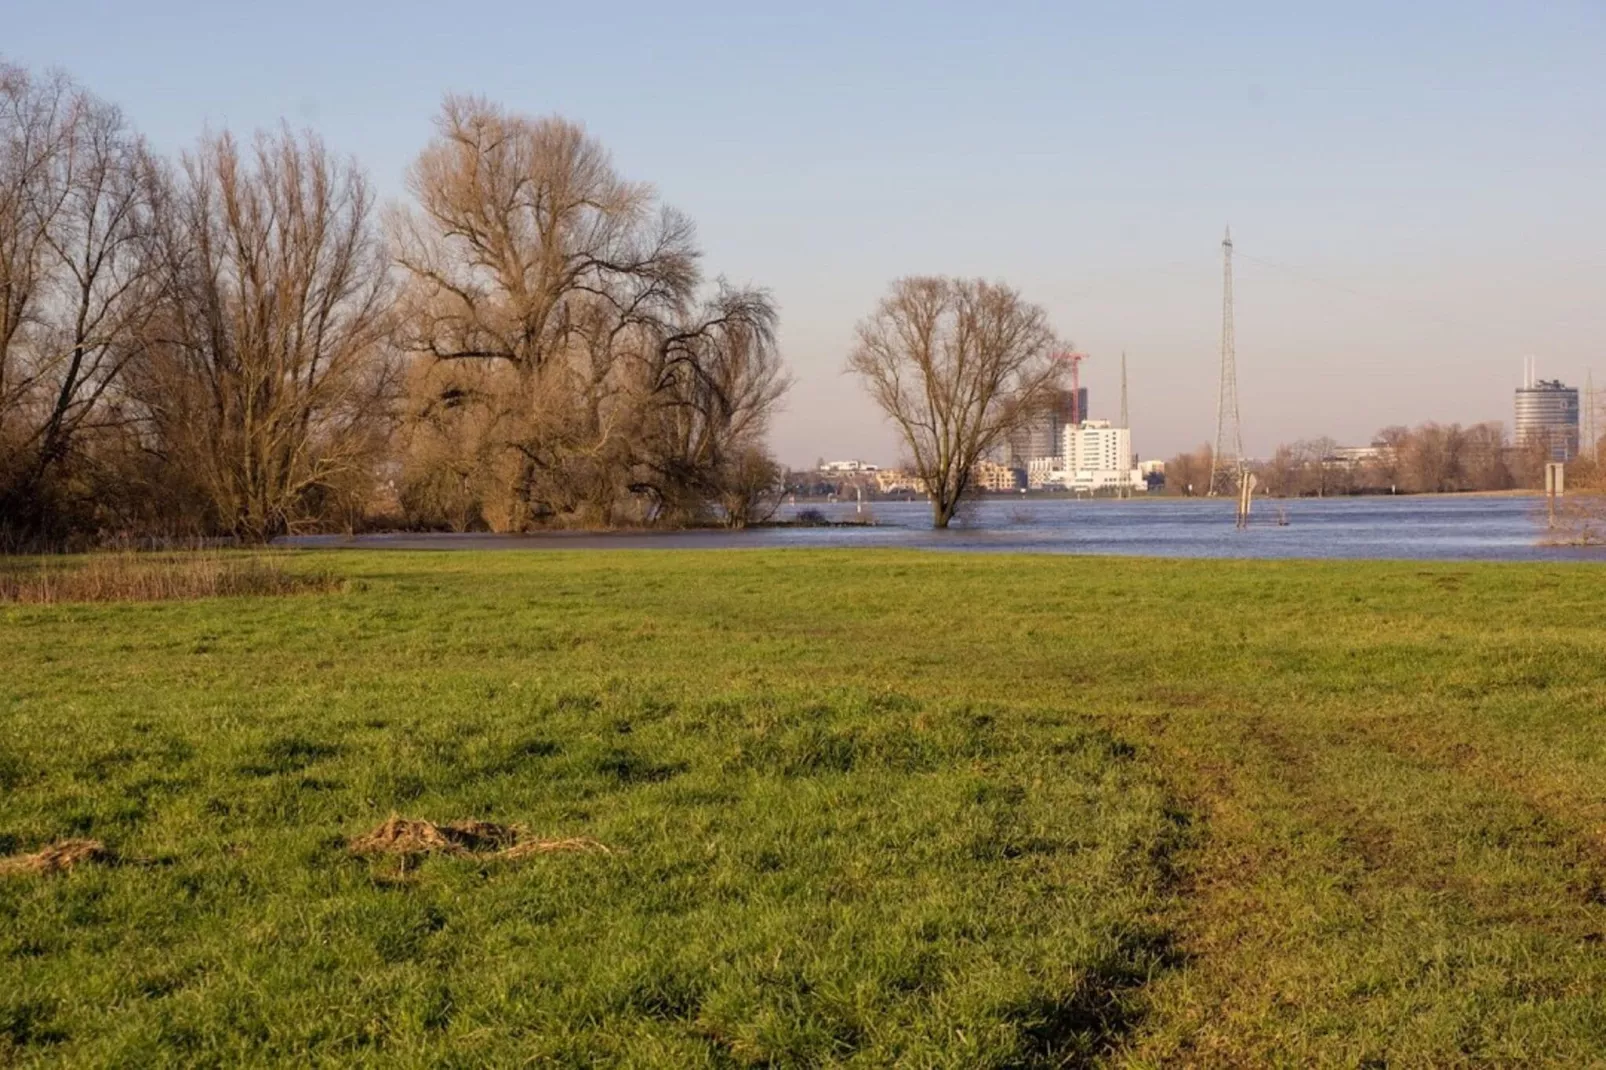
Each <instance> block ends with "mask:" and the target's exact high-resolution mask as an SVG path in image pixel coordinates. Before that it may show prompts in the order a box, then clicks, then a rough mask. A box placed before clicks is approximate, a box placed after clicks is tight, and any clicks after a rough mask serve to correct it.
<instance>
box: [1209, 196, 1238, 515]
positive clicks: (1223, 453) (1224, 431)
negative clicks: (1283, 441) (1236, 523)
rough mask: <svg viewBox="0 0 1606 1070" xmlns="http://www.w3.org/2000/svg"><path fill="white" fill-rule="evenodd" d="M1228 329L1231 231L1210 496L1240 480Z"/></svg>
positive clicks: (1225, 249)
mask: <svg viewBox="0 0 1606 1070" xmlns="http://www.w3.org/2000/svg"><path fill="white" fill-rule="evenodd" d="M1236 346H1237V343H1236V341H1235V340H1234V338H1233V330H1232V228H1231V227H1228V228H1227V236H1226V237H1225V238H1223V239H1222V242H1221V392H1220V394H1219V395H1217V398H1216V448H1215V452H1213V453H1212V454H1211V455H1210V492H1209V493H1210V495H1211V496H1212V497H1213V496H1215V495H1217V494H1220V493H1222V491H1224V490H1233V489H1235V488H1236V487H1237V486H1238V483H1239V481H1240V480H1241V479H1242V478H1243V466H1244V436H1243V429H1242V428H1240V427H1239V426H1238V354H1237V351H1236Z"/></svg>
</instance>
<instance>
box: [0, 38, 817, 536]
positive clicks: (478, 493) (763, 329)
mask: <svg viewBox="0 0 1606 1070" xmlns="http://www.w3.org/2000/svg"><path fill="white" fill-rule="evenodd" d="M407 191H408V195H409V196H408V198H407V199H406V200H405V201H403V202H401V203H397V204H391V205H387V206H381V205H379V204H378V202H377V199H376V197H375V195H374V192H373V188H372V184H371V182H370V180H369V178H368V176H367V175H366V174H365V173H364V172H363V171H362V169H361V168H360V167H359V166H357V164H356V163H354V162H352V161H350V160H347V159H343V158H341V157H339V156H337V155H335V154H334V153H332V152H331V151H330V150H329V149H328V148H327V147H326V146H325V145H324V143H323V142H322V141H321V140H320V139H319V138H318V137H316V136H315V135H313V134H310V133H297V132H293V131H291V130H290V129H288V128H287V127H286V128H281V129H278V130H274V131H267V132H261V133H258V134H257V135H256V136H255V137H254V138H252V139H251V140H250V141H248V142H242V141H240V140H238V139H236V138H235V137H234V136H233V135H231V134H229V133H221V134H207V135H205V136H203V137H201V138H200V139H198V140H197V142H196V143H195V144H194V146H193V147H192V148H190V149H189V150H188V151H186V152H184V153H183V154H182V155H181V156H180V157H179V158H178V159H176V160H172V159H164V158H162V157H161V156H159V155H158V154H156V153H154V152H153V151H152V150H151V149H150V147H149V146H148V145H147V144H146V142H145V141H144V140H143V139H142V138H141V137H140V136H139V135H138V134H137V133H136V132H135V131H134V130H133V129H132V128H131V126H130V124H129V123H128V121H127V119H126V118H125V117H124V115H123V114H122V113H121V111H120V110H119V109H118V108H117V107H116V106H114V105H112V104H110V103H108V102H106V101H103V100H101V99H99V98H97V97H96V96H95V95H94V94H92V93H90V92H88V91H87V90H86V89H84V88H83V87H82V86H80V85H79V84H77V83H76V82H74V81H73V80H72V79H71V78H69V77H67V76H65V75H61V74H49V75H44V76H39V75H35V74H33V73H31V72H29V71H27V70H24V69H22V68H20V67H17V66H12V65H6V64H3V63H0V536H4V537H5V538H6V539H7V541H9V542H11V543H14V544H20V543H27V542H46V541H52V540H56V541H59V540H65V539H69V538H72V537H74V536H97V535H98V536H102V537H104V536H105V535H107V534H123V535H141V534H161V535H168V536H173V535H179V536H186V535H187V536H214V535H220V536H233V537H237V538H241V539H246V540H263V539H268V538H272V537H274V536H276V535H280V534H284V533H286V532H294V531H299V530H308V529H313V528H330V527H346V526H351V525H353V524H356V523H358V522H360V521H361V519H362V518H363V517H365V516H368V515H370V514H372V513H373V512H374V511H375V510H376V509H377V510H379V511H382V512H384V511H389V512H391V513H394V514H396V515H395V516H394V517H393V518H392V519H394V520H396V521H397V522H400V523H404V524H406V525H408V526H411V527H425V528H427V527H443V528H455V529H468V528H490V529H494V530H504V531H517V530H526V529H528V528H531V527H533V526H536V525H542V524H560V525H608V524H617V523H654V522H657V523H685V522H694V521H700V520H704V519H712V518H718V519H720V520H722V521H724V522H726V523H731V524H738V525H739V524H742V523H745V522H747V521H749V520H750V519H752V518H754V517H755V516H757V515H760V514H762V512H763V511H764V510H765V509H767V508H769V507H770V504H772V503H773V501H774V499H775V496H776V495H777V494H778V492H779V485H780V474H781V473H780V469H779V467H778V466H777V465H776V464H775V462H774V461H773V460H772V459H771V457H770V456H769V454H768V453H767V451H766V448H765V444H764V435H765V430H766V424H767V421H768V419H769V417H770V415H771V413H772V412H773V411H774V409H775V407H776V404H777V402H778V401H779V400H780V398H781V397H782V395H783V394H784V392H785V390H786V389H787V386H788V378H787V375H786V371H785V368H784V366H783V364H782V361H781V357H780V354H779V351H778V349H777V346H776V326H777V313H776V308H775V305H774V302H773V299H772V298H771V296H770V295H769V293H768V292H767V291H765V290H762V289H757V288H753V287H741V286H734V285H731V284H729V283H727V282H726V281H725V280H724V279H722V278H721V279H715V280H712V281H710V280H708V279H707V278H706V277H705V275H704V273H703V271H702V268H701V253H700V250H699V249H698V246H697V242H696V237H695V232H694V228H693V226H692V223H691V221H690V220H688V219H687V218H686V217H685V216H683V215H681V214H680V213H678V212H676V211H674V210H673V209H671V208H669V207H667V206H665V205H663V204H662V203H660V201H659V200H658V198H657V196H656V195H655V193H654V191H653V190H652V188H651V187H649V186H647V185H644V184H642V183H638V182H633V181H629V180H627V179H625V178H624V177H622V176H621V175H619V174H618V172H617V171H616V170H615V169H614V167H613V165H612V163H611V161H610V158H609V156H608V154H607V152H606V151H605V149H604V148H603V147H602V146H601V145H600V144H598V142H597V141H596V140H595V139H594V138H592V137H590V136H589V135H587V134H586V132H585V131H584V130H583V129H582V128H581V127H580V126H578V125H576V124H575V123H572V122H569V121H567V120H565V119H562V118H557V117H543V118H534V117H529V116H524V115H520V114H516V113H512V112H509V111H507V110H505V109H503V108H501V107H499V106H497V105H495V104H493V103H491V102H489V101H486V100H484V99H481V98H477V97H456V96H453V97H448V98H447V99H446V100H445V102H444V104H443V106H442V108H441V111H440V114H439V115H438V116H437V118H436V132H435V135H434V137H433V138H432V139H431V140H430V141H429V143H428V144H427V145H425V146H424V147H423V149H422V151H421V152H420V153H419V155H418V157H417V159H416V160H415V161H414V162H413V164H412V166H411V168H410V169H409V171H408V176H407Z"/></svg>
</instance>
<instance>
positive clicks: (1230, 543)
mask: <svg viewBox="0 0 1606 1070" xmlns="http://www.w3.org/2000/svg"><path fill="white" fill-rule="evenodd" d="M801 509H815V510H819V511H820V512H822V513H824V514H825V515H826V516H827V517H828V518H830V519H835V520H853V519H855V518H858V519H865V520H869V519H873V520H874V521H875V524H874V526H866V527H797V528H757V529H753V530H749V531H740V532H728V531H680V532H631V533H619V534H612V533H609V534H588V533H552V534H538V535H486V534H470V535H449V534H392V535H359V536H357V537H355V538H349V537H346V536H340V535H314V536H302V537H297V538H291V539H283V540H280V544H281V545H292V546H303V547H309V548H310V547H362V548H368V549H383V548H392V549H410V550H416V549H441V550H447V549H508V548H518V547H523V548H528V549H561V548H575V549H579V548H593V547H595V548H614V549H632V548H641V549H660V550H661V549H731V548H754V549H759V548H765V549H769V548H779V547H832V548H855V547H896V548H901V549H928V550H947V551H978V552H1009V553H1058V554H1126V555H1134V556H1142V557H1264V558H1299V557H1305V558H1377V559H1384V558H1408V559H1416V560H1457V561H1540V560H1546V561H1563V560H1571V561H1603V562H1606V548H1598V547H1595V548H1579V547H1560V546H1547V545H1544V536H1545V527H1544V519H1543V513H1542V509H1543V504H1542V502H1541V501H1540V499H1538V498H1527V497H1522V498H1517V497H1489V498H1486V497H1431V496H1430V497H1398V498H1394V497H1370V498H1327V499H1313V498H1301V499H1292V500H1285V501H1257V502H1256V503H1255V512H1254V518H1253V519H1254V522H1253V524H1252V525H1251V526H1250V527H1249V528H1248V529H1247V530H1244V531H1239V530H1236V529H1235V528H1234V526H1233V510H1234V503H1233V502H1232V501H1231V500H1222V499H1209V500H1206V499H1198V498H1184V499H1178V498H1160V499H1153V500H1150V499H1142V498H1139V499H1132V500H1129V501H1115V500H1109V499H1099V500H1067V499H1021V500H1013V499H1001V498H992V499H987V500H985V501H983V502H981V503H980V504H979V505H978V506H976V507H975V510H974V512H973V514H972V515H971V516H970V517H969V518H968V519H967V522H966V523H964V524H961V525H958V526H955V527H954V528H951V529H949V530H948V531H935V530H933V529H932V527H931V510H930V507H929V506H927V505H926V504H925V503H924V502H875V503H866V504H865V506H864V511H863V513H860V512H859V511H858V509H857V507H856V506H855V505H854V504H853V503H852V502H845V503H826V504H821V503H818V502H806V503H801V504H799V505H797V506H787V507H784V508H783V509H782V510H781V513H780V515H779V517H778V519H785V518H787V517H789V516H791V515H794V514H795V513H796V512H797V511H798V510H801ZM1279 514H1281V516H1282V517H1283V518H1285V519H1286V521H1287V523H1286V524H1279V523H1278V519H1279Z"/></svg>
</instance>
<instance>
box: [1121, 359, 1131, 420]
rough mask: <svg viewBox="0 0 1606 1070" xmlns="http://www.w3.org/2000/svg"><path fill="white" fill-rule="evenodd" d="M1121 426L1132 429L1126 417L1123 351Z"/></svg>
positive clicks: (1123, 360)
mask: <svg viewBox="0 0 1606 1070" xmlns="http://www.w3.org/2000/svg"><path fill="white" fill-rule="evenodd" d="M1121 426H1122V427H1125V428H1127V429H1129V430H1130V429H1131V427H1132V424H1131V422H1130V421H1129V420H1128V419H1127V415H1126V350H1124V349H1123V350H1121Z"/></svg>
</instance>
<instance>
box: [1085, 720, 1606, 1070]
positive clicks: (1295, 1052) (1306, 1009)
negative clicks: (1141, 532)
mask: <svg viewBox="0 0 1606 1070" xmlns="http://www.w3.org/2000/svg"><path fill="white" fill-rule="evenodd" d="M1197 705H1201V706H1208V705H1209V704H1208V703H1202V704H1197ZM1145 725H1146V726H1147V729H1146V730H1145V727H1144V726H1145ZM1123 731H1125V732H1127V733H1128V734H1129V736H1130V737H1131V738H1142V737H1146V738H1147V740H1148V748H1149V749H1151V750H1152V753H1153V757H1154V758H1155V759H1156V760H1157V763H1158V764H1159V766H1160V767H1161V768H1163V769H1165V770H1167V772H1168V775H1169V776H1170V777H1171V778H1172V780H1173V787H1174V790H1175V791H1176V792H1177V793H1178V795H1179V796H1180V797H1182V798H1185V799H1187V800H1188V802H1189V805H1190V807H1191V808H1192V809H1193V810H1194V812H1195V813H1196V814H1197V815H1198V816H1197V821H1198V835H1197V836H1196V838H1195V845H1194V846H1193V847H1192V848H1190V849H1189V850H1188V851H1186V852H1185V853H1184V856H1183V858H1182V859H1181V861H1182V862H1183V864H1184V865H1185V866H1186V867H1187V872H1186V875H1185V876H1184V878H1183V883H1182V884H1181V885H1180V888H1179V890H1180V895H1179V899H1178V903H1177V910H1178V916H1177V918H1176V919H1175V921H1174V923H1173V924H1174V927H1175V928H1176V930H1177V931H1178V932H1179V933H1181V934H1182V935H1181V940H1180V950H1181V952H1182V953H1183V955H1184V956H1185V957H1186V960H1187V965H1185V966H1183V967H1182V968H1181V969H1180V970H1178V971H1176V972H1175V973H1173V974H1170V975H1168V976H1162V977H1159V978H1157V979H1156V980H1155V982H1154V983H1153V984H1152V985H1151V986H1150V987H1149V989H1148V991H1147V992H1146V998H1147V1000H1148V1005H1149V1007H1148V1009H1149V1014H1148V1016H1147V1018H1146V1019H1145V1022H1144V1024H1143V1025H1142V1026H1141V1027H1140V1028H1139V1029H1138V1030H1137V1031H1136V1033H1135V1034H1134V1036H1133V1038H1132V1040H1131V1043H1130V1044H1129V1045H1128V1046H1127V1047H1126V1048H1125V1050H1123V1051H1122V1052H1120V1053H1118V1054H1117V1056H1116V1057H1115V1058H1114V1059H1113V1060H1112V1062H1115V1063H1118V1064H1125V1065H1132V1066H1158V1065H1202V1066H1229V1065H1258V1064H1279V1063H1280V1064H1298V1065H1366V1064H1368V1063H1371V1064H1374V1065H1383V1064H1388V1065H1396V1064H1423V1065H1430V1064H1431V1065H1456V1064H1469V1063H1478V1064H1494V1065H1507V1064H1518V1063H1532V1062H1540V1063H1547V1062H1548V1063H1550V1064H1552V1065H1578V1064H1583V1063H1589V1062H1594V1061H1600V1060H1603V1059H1606V1011H1603V1010H1602V1008H1601V1006H1600V1000H1599V998H1598V994H1599V992H1602V991H1606V958H1603V956H1602V953H1601V946H1602V945H1601V933H1602V931H1603V925H1606V903H1603V902H1602V901H1601V897H1600V896H1599V894H1598V889H1599V886H1600V881H1599V876H1598V873H1599V871H1598V870H1596V869H1592V868H1591V866H1592V863H1589V862H1588V861H1587V858H1588V857H1589V851H1588V850H1586V848H1585V846H1584V844H1585V843H1586V841H1587V835H1586V833H1585V832H1584V831H1583V830H1580V829H1578V828H1574V827H1570V826H1567V825H1566V824H1565V823H1562V822H1559V821H1557V820H1556V819H1554V818H1553V817H1551V816H1547V815H1546V814H1545V813H1544V811H1543V810H1542V809H1541V808H1539V807H1537V806H1536V805H1535V803H1534V801H1533V800H1532V799H1531V798H1529V797H1525V796H1524V795H1523V794H1522V793H1521V792H1520V791H1513V790H1511V788H1510V787H1509V786H1507V785H1502V784H1501V783H1498V782H1496V781H1493V780H1491V779H1490V778H1488V777H1486V776H1478V775H1474V774H1473V773H1472V772H1470V771H1469V770H1468V769H1467V768H1465V767H1457V766H1456V764H1455V763H1453V762H1452V763H1448V764H1441V763H1437V762H1433V761H1425V760H1424V759H1423V758H1422V757H1421V755H1419V754H1414V753H1411V752H1410V749H1409V748H1404V749H1403V750H1402V749H1401V741H1400V740H1398V739H1387V738H1379V737H1378V736H1377V735H1376V734H1375V732H1374V730H1372V729H1370V728H1368V727H1367V726H1366V725H1365V724H1363V723H1361V722H1360V721H1359V720H1358V719H1356V718H1353V717H1344V716H1338V717H1333V716H1323V711H1320V710H1315V711H1308V712H1307V713H1306V715H1305V716H1300V717H1295V716H1286V715H1283V716H1279V715H1276V714H1263V713H1243V712H1237V713H1234V712H1227V711H1222V710H1220V709H1205V710H1200V709H1182V710H1176V709H1173V711H1172V712H1171V713H1170V714H1168V715H1166V716H1164V717H1159V718H1148V719H1143V718H1132V719H1128V720H1125V721H1124V722H1123ZM1451 753H1454V752H1453V751H1452V752H1451ZM1463 753H1464V752H1463Z"/></svg>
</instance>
